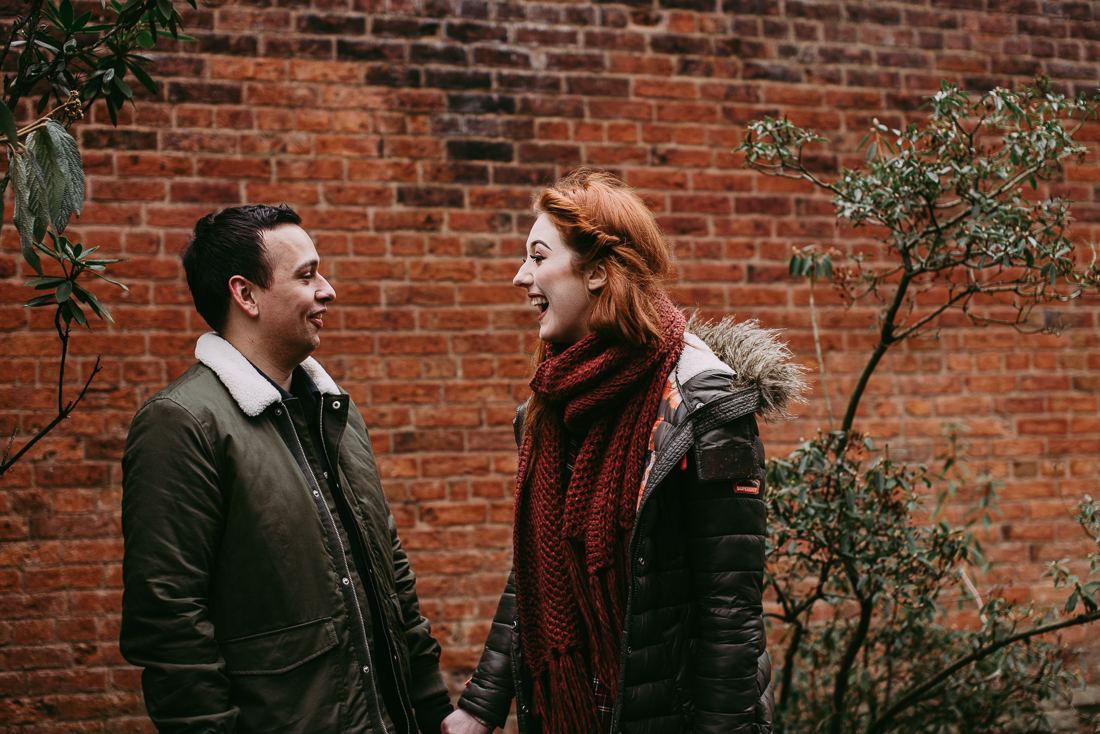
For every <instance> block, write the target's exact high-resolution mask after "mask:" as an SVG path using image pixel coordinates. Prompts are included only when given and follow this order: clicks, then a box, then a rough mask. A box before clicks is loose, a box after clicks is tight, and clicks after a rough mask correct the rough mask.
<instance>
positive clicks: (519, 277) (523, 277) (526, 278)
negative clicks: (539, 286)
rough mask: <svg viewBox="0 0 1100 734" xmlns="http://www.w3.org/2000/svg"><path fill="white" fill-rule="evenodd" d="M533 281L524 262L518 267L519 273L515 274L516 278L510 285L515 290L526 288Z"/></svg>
mask: <svg viewBox="0 0 1100 734" xmlns="http://www.w3.org/2000/svg"><path fill="white" fill-rule="evenodd" d="M534 280H535V279H534V277H533V276H532V275H531V271H530V270H528V269H527V262H526V261H524V263H523V265H520V266H519V272H517V273H516V277H514V278H512V285H514V286H516V287H517V288H526V287H527V286H529V285H531V284H532V283H533V282H534Z"/></svg>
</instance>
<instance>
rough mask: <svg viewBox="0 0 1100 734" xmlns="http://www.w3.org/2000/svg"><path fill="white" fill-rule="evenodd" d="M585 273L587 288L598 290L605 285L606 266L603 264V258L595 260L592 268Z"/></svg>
mask: <svg viewBox="0 0 1100 734" xmlns="http://www.w3.org/2000/svg"><path fill="white" fill-rule="evenodd" d="M585 275H587V276H588V290H590V291H598V290H599V289H600V288H603V287H604V286H605V285H607V266H605V265H604V262H603V260H597V261H596V262H595V263H594V264H593V265H592V269H591V270H589V271H587V272H586V273H585Z"/></svg>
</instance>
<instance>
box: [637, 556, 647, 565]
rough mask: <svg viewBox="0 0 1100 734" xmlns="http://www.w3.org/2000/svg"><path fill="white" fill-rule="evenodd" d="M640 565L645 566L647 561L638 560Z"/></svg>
mask: <svg viewBox="0 0 1100 734" xmlns="http://www.w3.org/2000/svg"><path fill="white" fill-rule="evenodd" d="M638 565H639V566H644V565H645V559H644V558H639V559H638Z"/></svg>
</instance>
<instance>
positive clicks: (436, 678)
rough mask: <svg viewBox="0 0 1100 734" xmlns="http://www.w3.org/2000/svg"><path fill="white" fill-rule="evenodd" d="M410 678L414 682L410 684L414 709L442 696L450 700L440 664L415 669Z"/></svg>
mask: <svg viewBox="0 0 1100 734" xmlns="http://www.w3.org/2000/svg"><path fill="white" fill-rule="evenodd" d="M433 662H434V661H433ZM410 677H411V678H412V681H411V682H410V683H409V700H410V701H411V702H412V705H413V708H414V709H416V708H419V707H420V706H422V705H424V703H425V702H427V701H429V700H430V699H433V698H437V697H438V696H440V695H442V696H445V697H447V699H448V700H450V694H449V692H448V691H447V682H446V681H444V680H443V673H441V672H440V670H439V664H438V663H436V664H434V665H425V666H423V667H421V668H413V671H412V675H411V676H410Z"/></svg>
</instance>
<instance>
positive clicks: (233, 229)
mask: <svg viewBox="0 0 1100 734" xmlns="http://www.w3.org/2000/svg"><path fill="white" fill-rule="evenodd" d="M301 222H302V218H301V217H300V216H298V214H297V212H295V211H294V210H293V209H291V208H290V207H289V206H287V205H286V204H281V205H280V206H267V205H266V204H253V205H250V206H234V207H230V208H229V209H226V210H225V211H223V212H221V213H220V214H207V215H206V216H205V217H203V218H202V219H200V220H199V222H198V224H196V225H195V234H194V236H193V237H192V238H191V241H190V242H188V243H187V249H185V250H184V251H183V269H184V271H186V273H187V287H188V288H190V289H191V300H193V301H194V302H195V308H196V309H198V312H199V314H201V315H202V317H203V318H204V319H205V320H206V323H208V324H210V328H212V329H213V330H214V331H219V332H220V331H221V330H222V328H223V327H224V326H225V319H226V316H227V315H228V313H229V279H230V278H232V277H233V276H234V275H239V276H241V277H242V278H247V279H248V280H250V281H252V282H253V283H255V284H256V285H258V286H259V287H260V288H267V287H269V286H270V285H271V262H270V261H269V259H268V257H267V252H266V251H265V250H264V232H265V231H267V230H269V229H274V228H275V227H278V226H279V225H281V224H301Z"/></svg>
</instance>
